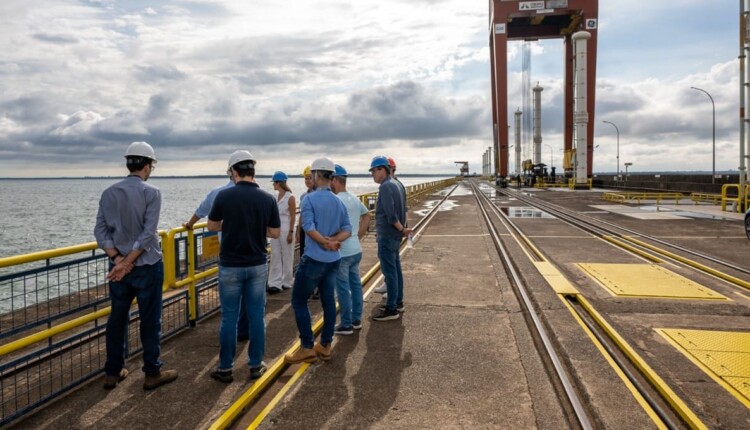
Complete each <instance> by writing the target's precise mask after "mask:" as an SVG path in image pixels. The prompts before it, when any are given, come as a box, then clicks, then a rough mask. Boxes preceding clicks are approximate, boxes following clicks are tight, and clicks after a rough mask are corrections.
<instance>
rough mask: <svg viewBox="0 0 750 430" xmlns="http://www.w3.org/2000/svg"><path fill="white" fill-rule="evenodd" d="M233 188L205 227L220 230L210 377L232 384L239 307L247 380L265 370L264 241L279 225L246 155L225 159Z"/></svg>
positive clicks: (271, 201) (272, 204)
mask: <svg viewBox="0 0 750 430" xmlns="http://www.w3.org/2000/svg"><path fill="white" fill-rule="evenodd" d="M229 168H230V169H231V171H232V179H233V180H234V183H235V185H234V187H231V188H227V189H225V190H223V191H221V192H219V194H218V195H217V196H216V199H215V200H214V204H213V206H212V207H211V212H210V213H209V214H208V229H209V230H210V231H221V232H222V240H221V248H220V251H219V301H220V302H221V325H220V327H219V365H218V367H217V368H216V369H215V370H214V371H213V372H211V377H212V378H214V379H216V380H219V381H221V382H227V383H228V382H232V381H233V380H234V378H233V376H232V369H233V367H234V354H235V351H236V347H237V316H238V313H239V310H240V307H244V308H245V310H246V312H247V315H248V319H249V320H250V324H249V334H250V342H248V345H247V355H248V359H247V364H248V366H249V367H250V379H258V378H260V377H261V376H262V375H263V373H264V372H265V371H266V366H265V363H264V362H263V355H264V354H265V349H266V324H265V314H266V280H267V279H268V264H267V260H268V255H267V250H266V248H267V240H266V238H267V237H270V238H274V239H275V238H278V237H279V233H280V226H281V223H280V221H279V210H278V207H277V206H276V201H275V199H274V197H273V196H272V195H271V194H270V193H268V192H266V191H263V190H261V189H260V187H259V186H258V184H257V183H255V158H254V157H253V156H252V154H250V152H248V151H241V150H240V151H235V152H234V153H233V154H232V156H231V157H229Z"/></svg>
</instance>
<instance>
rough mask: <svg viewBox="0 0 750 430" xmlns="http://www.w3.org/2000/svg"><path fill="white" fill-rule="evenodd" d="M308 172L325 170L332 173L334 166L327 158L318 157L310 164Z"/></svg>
mask: <svg viewBox="0 0 750 430" xmlns="http://www.w3.org/2000/svg"><path fill="white" fill-rule="evenodd" d="M310 170H325V171H328V172H333V171H335V170H336V166H335V165H334V164H333V161H331V159H330V158H328V157H320V158H316V159H315V160H314V161H313V162H312V164H311V165H310Z"/></svg>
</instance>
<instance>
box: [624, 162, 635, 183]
mask: <svg viewBox="0 0 750 430" xmlns="http://www.w3.org/2000/svg"><path fill="white" fill-rule="evenodd" d="M632 165H633V163H625V180H626V181H627V180H628V167H630V166H632Z"/></svg>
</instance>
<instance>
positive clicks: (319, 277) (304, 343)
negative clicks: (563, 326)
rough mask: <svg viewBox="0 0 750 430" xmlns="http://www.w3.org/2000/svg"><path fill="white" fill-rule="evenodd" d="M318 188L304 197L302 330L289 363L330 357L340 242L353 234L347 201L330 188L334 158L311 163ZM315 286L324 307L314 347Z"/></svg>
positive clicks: (299, 279)
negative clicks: (312, 312)
mask: <svg viewBox="0 0 750 430" xmlns="http://www.w3.org/2000/svg"><path fill="white" fill-rule="evenodd" d="M310 167H311V170H312V177H313V184H314V187H315V191H313V192H311V193H309V194H308V195H307V196H306V197H305V199H304V200H302V208H301V209H300V211H301V220H302V221H301V222H302V230H303V231H304V232H305V234H306V235H307V239H306V244H305V253H304V255H302V257H301V258H300V262H299V265H298V266H297V273H296V274H295V276H294V286H293V287H292V309H294V317H295V320H296V322H297V329H298V330H299V339H300V344H301V347H300V348H299V349H298V350H297V351H295V352H293V353H289V354H287V355H285V356H284V361H285V362H286V363H288V364H294V363H301V362H303V361H304V362H307V363H313V362H315V361H317V360H318V357H320V358H321V359H323V360H330V359H331V343H332V342H333V330H334V327H335V325H336V299H335V296H334V290H335V288H336V275H337V274H338V269H339V260H340V259H341V254H340V252H339V249H340V248H341V242H343V241H344V240H346V239H347V238H348V237H349V236H351V233H352V226H351V223H349V217H348V215H347V213H346V207H345V206H344V203H342V202H341V200H339V199H338V198H337V197H336V195H334V194H333V192H332V191H331V186H330V184H331V176H332V175H333V172H334V164H333V161H331V160H329V159H328V158H325V157H323V158H318V159H316V160H315V161H313V163H312V165H311V166H310ZM315 288H318V290H319V291H320V302H321V305H322V306H323V330H322V333H321V335H320V343H317V344H315V345H314V346H313V343H314V341H315V337H314V336H313V332H312V321H311V320H310V309H309V308H308V307H307V301H308V299H309V298H310V296H311V295H312V292H313V290H314V289H315Z"/></svg>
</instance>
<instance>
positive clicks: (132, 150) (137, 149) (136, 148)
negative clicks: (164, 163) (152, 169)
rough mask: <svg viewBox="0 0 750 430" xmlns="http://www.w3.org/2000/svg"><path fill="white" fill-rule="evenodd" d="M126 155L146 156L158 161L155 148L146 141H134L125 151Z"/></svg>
mask: <svg viewBox="0 0 750 430" xmlns="http://www.w3.org/2000/svg"><path fill="white" fill-rule="evenodd" d="M125 157H144V158H148V159H150V160H152V161H153V162H154V163H156V155H154V148H152V147H151V145H149V144H148V143H146V142H133V143H131V144H130V146H128V149H127V150H126V151H125Z"/></svg>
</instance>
